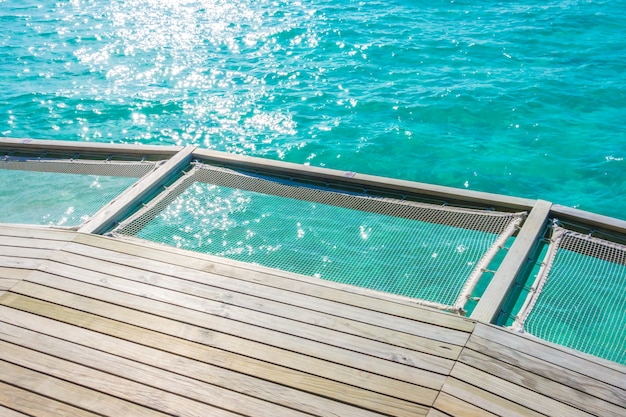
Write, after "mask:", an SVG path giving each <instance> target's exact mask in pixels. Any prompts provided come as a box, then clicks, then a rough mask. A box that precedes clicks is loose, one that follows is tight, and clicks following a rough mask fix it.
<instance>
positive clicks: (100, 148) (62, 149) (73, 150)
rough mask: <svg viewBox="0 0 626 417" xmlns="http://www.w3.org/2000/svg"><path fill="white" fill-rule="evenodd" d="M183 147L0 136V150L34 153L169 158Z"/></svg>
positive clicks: (152, 158)
mask: <svg viewBox="0 0 626 417" xmlns="http://www.w3.org/2000/svg"><path fill="white" fill-rule="evenodd" d="M182 149H183V147H182V146H161V145H130V144H129V145H126V144H112V143H94V142H75V141H66V140H40V139H30V138H19V139H17V138H0V150H2V151H4V152H6V151H13V152H22V153H27V154H32V155H37V154H41V153H69V154H89V155H97V154H99V155H116V154H117V155H135V156H146V157H147V159H150V160H154V159H167V158H171V157H172V156H174V155H176V153H177V152H180V151H181V150H182Z"/></svg>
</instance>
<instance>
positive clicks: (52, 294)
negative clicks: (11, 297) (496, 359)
mask: <svg viewBox="0 0 626 417" xmlns="http://www.w3.org/2000/svg"><path fill="white" fill-rule="evenodd" d="M97 292H98V290H97V289H94V291H93V294H92V297H96V296H97ZM12 293H16V294H22V295H24V296H28V297H34V298H39V299H41V300H47V301H50V302H54V303H55V304H59V305H63V306H65V307H70V308H74V309H79V310H81V311H84V312H87V313H91V314H96V315H100V316H105V317H108V318H110V319H113V320H116V321H118V322H121V323H126V324H130V325H134V326H141V327H144V328H147V329H151V330H154V331H159V332H163V333H166V334H169V335H171V336H174V337H178V338H185V339H187V340H192V341H194V342H197V343H202V344H204V345H207V346H210V347H212V348H214V349H219V350H222V351H226V352H232V353H234V354H237V355H243V356H246V357H250V358H254V359H257V360H260V361H264V362H267V363H270V364H274V365H277V366H282V367H286V368H290V369H296V370H299V371H302V372H306V373H309V374H312V375H316V376H319V377H322V378H326V379H329V380H334V381H337V382H341V383H344V384H356V385H357V386H361V387H363V388H365V389H368V390H371V391H373V392H378V393H380V394H382V395H387V396H398V397H400V398H410V399H411V401H413V402H415V403H417V404H425V405H430V404H432V402H433V401H434V399H435V396H436V394H437V391H435V390H434V389H432V388H426V387H423V386H419V385H417V384H412V383H407V382H404V381H400V380H398V379H395V378H393V377H388V376H384V375H380V374H378V373H374V372H373V371H371V370H365V369H363V367H361V369H356V368H353V367H352V366H348V365H344V364H343V362H342V359H345V356H344V357H341V356H335V357H333V358H332V359H334V360H333V361H328V360H322V359H319V358H317V357H314V356H310V355H308V354H303V353H300V352H298V351H294V350H289V349H287V348H282V347H277V346H285V345H287V346H288V347H289V348H292V349H293V348H297V346H298V344H295V345H294V344H291V343H290V342H289V341H288V340H287V338H286V337H283V336H281V335H280V334H272V337H275V338H277V339H278V340H277V341H276V343H275V344H276V345H277V346H271V345H268V344H265V343H261V342H255V341H254V340H251V339H247V338H243V337H240V336H233V335H229V334H226V333H222V332H220V331H215V330H212V329H211V328H210V325H209V327H207V325H206V324H205V325H203V322H207V321H210V317H209V316H207V315H204V314H200V315H196V317H193V316H194V315H193V312H191V311H189V310H179V311H176V309H174V308H171V307H170V308H169V309H168V311H169V312H170V316H172V315H176V316H177V317H176V319H172V318H165V317H162V316H159V315H158V314H155V313H156V312H146V311H142V310H143V308H145V306H142V305H141V300H140V299H138V300H136V301H137V303H136V306H135V307H136V309H131V308H126V307H122V306H117V305H112V304H111V303H109V302H102V301H99V300H95V299H94V298H90V297H87V296H82V295H76V294H70V293H67V292H63V291H58V290H55V289H52V288H49V287H44V286H40V285H35V284H31V283H27V282H24V281H23V282H21V283H20V284H17V285H16V286H15V287H13V289H12ZM155 304H156V303H154V302H153V303H151V305H155ZM154 308H155V309H156V308H157V307H154ZM177 313H178V314H177ZM233 325H236V323H233ZM253 330H254V329H252V328H250V332H252V331H253ZM300 345H301V346H302V347H304V346H303V345H302V344H300ZM307 353H309V352H307ZM370 360H371V361H373V359H370ZM351 365H353V363H351ZM435 377H437V375H433V378H435Z"/></svg>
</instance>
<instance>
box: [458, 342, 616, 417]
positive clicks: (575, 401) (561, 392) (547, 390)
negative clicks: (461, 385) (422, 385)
mask: <svg viewBox="0 0 626 417" xmlns="http://www.w3.org/2000/svg"><path fill="white" fill-rule="evenodd" d="M459 363H463V364H467V365H469V366H472V367H474V368H480V370H481V371H483V372H487V373H489V374H491V375H494V376H496V377H498V378H500V379H501V380H502V381H506V382H510V383H513V384H515V385H517V386H519V387H523V388H526V389H528V390H532V391H534V392H537V393H540V394H542V395H545V396H548V397H550V398H554V399H556V400H558V401H559V402H562V403H564V404H567V405H570V406H572V407H574V408H578V409H581V410H583V411H585V412H587V413H589V414H594V415H597V416H610V415H616V416H618V415H620V414H626V407H624V406H623V403H622V406H619V405H615V404H612V403H610V402H607V401H605V400H603V399H600V398H598V397H595V396H593V395H589V394H587V393H585V392H583V390H580V389H574V388H571V387H569V386H568V385H566V384H563V383H561V382H559V381H558V380H556V381H555V380H552V379H549V378H546V377H543V376H540V375H537V374H535V373H533V372H530V371H528V370H526V369H522V368H519V367H516V366H513V365H509V364H508V363H506V362H503V361H500V360H497V359H496V360H494V358H493V357H489V356H486V355H484V354H482V353H479V352H476V351H474V350H471V349H465V350H463V353H461V356H460V357H459ZM557 378H558V379H561V378H560V377H557ZM563 379H565V378H563ZM586 380H587V378H577V380H576V383H577V384H576V385H578V386H584V385H585V383H586ZM570 382H571V381H570Z"/></svg>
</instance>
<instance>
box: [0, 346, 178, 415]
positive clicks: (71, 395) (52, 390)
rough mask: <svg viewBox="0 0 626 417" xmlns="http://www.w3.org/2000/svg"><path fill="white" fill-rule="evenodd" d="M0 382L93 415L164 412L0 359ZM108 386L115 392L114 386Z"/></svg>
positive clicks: (153, 413) (157, 413) (158, 413)
mask: <svg viewBox="0 0 626 417" xmlns="http://www.w3.org/2000/svg"><path fill="white" fill-rule="evenodd" d="M3 353H4V352H3ZM0 381H3V382H5V383H7V384H10V385H13V386H16V387H19V388H22V389H24V390H27V391H31V392H34V393H36V394H39V395H42V396H46V397H50V398H54V399H56V400H58V401H60V402H64V403H66V404H70V405H72V406H74V407H77V408H83V409H85V410H89V411H91V412H93V413H96V414H104V415H118V416H122V415H141V416H144V415H145V416H166V414H163V413H160V412H158V411H156V410H152V409H149V408H146V407H141V406H138V405H137V404H134V403H132V402H129V401H125V400H122V399H119V398H116V397H114V396H111V395H109V394H106V393H103V392H99V391H94V390H91V389H88V388H85V387H83V386H81V385H78V384H74V383H70V382H67V381H65V380H63V379H59V378H54V377H52V376H49V375H47V374H45V373H40V372H37V371H33V370H31V369H28V368H26V367H22V366H19V365H15V364H13V363H10V362H7V361H4V360H0ZM107 388H109V387H107ZM110 388H111V389H112V390H113V391H116V389H115V387H110Z"/></svg>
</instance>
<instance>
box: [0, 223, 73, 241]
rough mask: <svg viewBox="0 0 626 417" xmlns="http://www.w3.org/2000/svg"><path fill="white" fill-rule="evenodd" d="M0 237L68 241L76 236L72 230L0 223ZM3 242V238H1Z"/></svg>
mask: <svg viewBox="0 0 626 417" xmlns="http://www.w3.org/2000/svg"><path fill="white" fill-rule="evenodd" d="M0 236H11V237H22V238H30V239H42V240H58V241H64V242H67V241H70V240H72V239H74V237H75V236H76V232H74V231H73V230H64V229H57V228H52V227H49V226H39V225H29V224H20V225H15V224H7V223H0ZM2 240H3V241H4V237H3V238H2Z"/></svg>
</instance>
